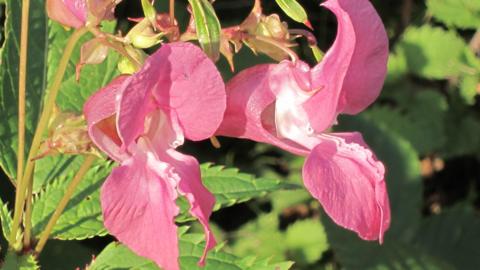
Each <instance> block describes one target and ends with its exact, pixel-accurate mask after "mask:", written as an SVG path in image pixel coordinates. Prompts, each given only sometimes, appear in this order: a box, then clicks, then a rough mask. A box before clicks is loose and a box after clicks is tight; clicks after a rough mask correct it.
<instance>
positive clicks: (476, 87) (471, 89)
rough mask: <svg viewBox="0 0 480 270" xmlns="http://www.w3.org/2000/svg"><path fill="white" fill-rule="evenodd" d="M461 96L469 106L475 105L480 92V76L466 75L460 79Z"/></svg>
mask: <svg viewBox="0 0 480 270" xmlns="http://www.w3.org/2000/svg"><path fill="white" fill-rule="evenodd" d="M459 86H460V96H461V97H462V98H463V100H464V101H465V103H467V104H468V105H474V104H475V97H476V96H477V95H478V93H479V91H480V76H479V75H478V74H475V75H465V76H463V77H462V78H461V79H460V85H459Z"/></svg>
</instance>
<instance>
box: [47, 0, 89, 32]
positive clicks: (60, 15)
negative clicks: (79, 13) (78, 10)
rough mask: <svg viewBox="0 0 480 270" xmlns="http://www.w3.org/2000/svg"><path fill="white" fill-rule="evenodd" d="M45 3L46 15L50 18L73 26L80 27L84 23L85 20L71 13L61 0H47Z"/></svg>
mask: <svg viewBox="0 0 480 270" xmlns="http://www.w3.org/2000/svg"><path fill="white" fill-rule="evenodd" d="M46 4H47V15H48V17H49V18H50V19H52V20H54V21H57V22H59V23H61V24H63V25H65V26H68V27H74V28H80V27H82V26H83V25H84V24H85V21H82V20H81V19H79V18H77V17H76V16H74V15H73V14H72V12H71V11H70V9H69V8H68V7H67V6H66V5H65V2H64V1H63V0H47V2H46Z"/></svg>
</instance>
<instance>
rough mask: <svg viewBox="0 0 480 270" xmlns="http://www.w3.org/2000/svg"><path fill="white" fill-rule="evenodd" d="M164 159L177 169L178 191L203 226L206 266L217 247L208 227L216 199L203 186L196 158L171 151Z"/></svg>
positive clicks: (202, 260) (201, 263)
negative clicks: (208, 253)
mask: <svg viewBox="0 0 480 270" xmlns="http://www.w3.org/2000/svg"><path fill="white" fill-rule="evenodd" d="M162 159H164V160H165V162H167V163H169V164H171V165H172V166H173V167H174V168H175V173H177V174H178V176H179V177H178V185H177V187H178V191H179V192H180V194H182V195H184V196H185V197H186V198H187V200H188V202H189V203H190V214H191V215H192V216H194V217H196V218H197V219H198V220H199V221H200V223H201V224H202V226H203V230H204V232H205V240H206V245H205V249H204V252H203V256H202V257H201V258H200V262H199V264H200V265H204V263H205V258H206V255H207V252H208V251H209V250H210V249H212V248H213V247H215V245H216V241H215V238H214V236H213V233H212V231H211V230H210V227H209V225H208V220H209V218H210V215H211V213H212V210H213V206H214V205H215V197H214V196H213V194H212V193H210V191H208V190H207V189H206V188H205V186H204V185H203V183H202V180H201V177H200V165H199V164H198V161H197V160H196V159H195V158H194V157H192V156H188V155H184V154H182V153H180V152H177V151H175V150H174V149H169V150H168V151H167V152H166V153H165V156H163V157H162Z"/></svg>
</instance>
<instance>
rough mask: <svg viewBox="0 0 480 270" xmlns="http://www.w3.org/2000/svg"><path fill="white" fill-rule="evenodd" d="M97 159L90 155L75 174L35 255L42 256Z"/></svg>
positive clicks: (45, 230) (39, 242) (41, 238)
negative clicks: (64, 213) (51, 235)
mask: <svg viewBox="0 0 480 270" xmlns="http://www.w3.org/2000/svg"><path fill="white" fill-rule="evenodd" d="M96 158H97V157H96V156H94V155H88V156H87V157H86V158H85V160H84V161H83V164H82V166H81V167H80V169H79V170H78V172H77V173H76V174H75V176H74V177H73V179H72V181H71V182H70V184H69V185H68V187H67V189H66V190H65V194H64V195H63V197H62V199H61V200H60V202H59V203H58V205H57V208H56V209H55V212H53V215H52V216H51V217H50V220H49V221H48V224H47V226H46V227H45V229H44V230H43V232H42V233H41V234H40V239H39V240H38V244H37V246H36V247H35V253H36V254H37V255H38V254H40V252H42V249H43V247H44V246H45V243H46V242H47V240H48V237H49V236H50V233H51V232H52V229H53V227H54V226H55V224H56V223H57V221H58V219H59V218H60V216H61V215H62V212H63V210H65V207H66V206H67V204H68V202H69V201H70V199H71V198H72V195H73V193H74V192H75V189H76V188H77V186H78V184H79V183H80V181H81V180H82V178H83V176H85V174H86V173H87V171H88V170H89V169H90V167H91V166H92V164H93V162H94V161H95V159H96Z"/></svg>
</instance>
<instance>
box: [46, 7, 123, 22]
mask: <svg viewBox="0 0 480 270" xmlns="http://www.w3.org/2000/svg"><path fill="white" fill-rule="evenodd" d="M120 1H121V0H47V2H46V4H47V14H48V17H50V19H52V20H54V21H57V22H59V23H61V24H63V25H65V26H68V27H73V28H81V27H83V26H85V24H86V23H87V20H89V15H90V20H91V23H93V24H98V23H100V21H101V20H103V19H107V20H110V19H113V18H114V17H113V11H114V8H115V6H116V5H117V4H118V2H120Z"/></svg>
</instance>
